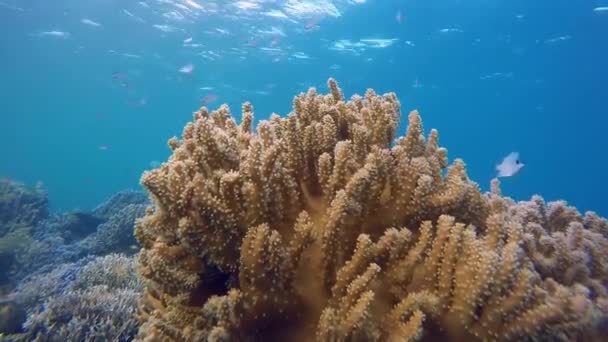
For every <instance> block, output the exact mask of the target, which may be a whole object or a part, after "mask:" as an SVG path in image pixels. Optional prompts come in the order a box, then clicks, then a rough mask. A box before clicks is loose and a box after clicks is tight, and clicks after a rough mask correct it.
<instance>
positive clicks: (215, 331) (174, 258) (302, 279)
mask: <svg viewBox="0 0 608 342" xmlns="http://www.w3.org/2000/svg"><path fill="white" fill-rule="evenodd" d="M328 85H329V89H330V93H329V94H327V95H320V94H317V92H316V90H315V89H310V90H309V91H308V92H307V93H306V94H300V95H299V96H297V97H296V98H295V99H294V101H293V112H291V113H290V114H289V115H287V116H286V117H284V118H283V117H279V116H278V115H276V114H273V115H272V116H271V118H270V119H269V120H268V121H261V122H260V123H259V124H258V126H257V130H256V132H252V123H253V109H252V106H251V105H250V104H249V103H245V104H244V105H243V108H242V112H243V117H242V120H241V123H240V124H237V123H236V121H235V120H234V119H233V118H232V116H231V114H230V112H229V109H228V107H227V106H225V105H224V106H221V107H220V108H219V109H217V110H215V111H213V112H209V111H208V110H207V109H206V108H205V107H203V108H202V109H201V110H199V111H198V112H196V113H194V119H193V122H191V123H189V124H188V125H186V127H185V128H184V131H183V135H182V138H181V139H177V138H172V139H170V140H169V142H168V144H169V147H170V148H171V149H172V150H173V154H172V156H171V157H170V158H169V160H168V161H167V162H166V163H164V164H163V165H162V166H161V167H160V168H158V169H155V170H152V171H149V172H146V173H144V175H143V176H142V181H141V182H142V184H143V185H144V186H145V187H146V188H147V190H148V191H149V194H150V197H151V199H152V200H153V202H154V207H153V208H150V209H149V210H148V211H147V213H146V216H145V217H144V218H142V219H140V220H138V222H137V224H136V236H137V239H138V240H139V241H140V243H141V245H142V246H143V249H142V250H141V252H140V255H139V262H140V272H141V274H142V276H143V277H144V279H145V283H146V289H145V292H144V295H143V300H142V306H141V309H140V319H141V322H142V327H141V328H140V331H139V336H138V338H139V339H140V340H146V341H156V340H163V341H197V340H209V341H257V340H260V341H286V340H289V341H310V340H318V341H370V340H377V341H404V340H420V339H428V340H455V341H459V340H462V341H468V340H471V341H472V340H522V339H547V340H577V339H578V340H583V339H585V340H592V339H599V336H601V333H605V332H606V317H608V305H607V302H606V300H607V299H608V296H606V286H607V285H608V277H607V276H606V266H605V265H606V263H605V260H606V258H607V257H608V248H606V244H607V243H608V240H607V234H608V230H607V229H608V227H607V223H606V220H605V219H602V218H599V217H597V215H594V214H592V213H587V214H585V216H581V215H580V214H579V213H578V212H576V211H573V210H572V209H569V208H567V207H566V206H564V205H563V204H560V203H557V204H545V203H543V202H542V201H541V200H539V199H538V198H534V199H533V200H532V202H530V203H529V204H528V203H523V202H522V203H515V202H513V201H512V200H510V199H508V198H504V197H502V196H501V195H500V190H499V185H498V181H496V182H494V183H493V186H492V188H493V191H492V193H490V194H482V193H481V192H480V190H479V188H478V186H477V185H476V184H475V183H473V182H471V181H470V180H469V179H468V177H467V175H466V172H465V165H464V163H463V162H462V161H461V160H455V161H454V162H453V163H452V164H451V165H448V159H447V151H446V150H445V149H444V148H441V147H439V144H438V133H437V131H436V130H431V131H430V134H429V136H428V138H427V139H425V138H424V137H423V129H422V123H421V119H420V116H419V114H418V113H417V112H416V111H413V112H411V113H410V114H409V117H408V121H409V125H408V127H407V132H406V135H405V136H404V137H400V138H397V139H396V140H395V132H396V129H397V126H398V119H399V117H400V104H399V102H398V100H397V98H396V96H395V94H393V93H389V94H385V95H377V94H376V93H374V92H373V91H372V90H368V91H367V92H366V93H365V95H364V96H363V97H360V96H353V97H352V98H351V99H350V100H349V101H346V100H345V99H344V97H343V94H342V92H341V91H340V89H339V88H338V85H337V83H336V82H335V81H334V80H331V79H330V80H329V82H328Z"/></svg>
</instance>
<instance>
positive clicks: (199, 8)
mask: <svg viewBox="0 0 608 342" xmlns="http://www.w3.org/2000/svg"><path fill="white" fill-rule="evenodd" d="M186 3H187V4H188V5H189V6H191V7H193V8H196V9H197V10H202V9H203V6H201V5H199V4H198V3H197V2H194V1H192V0H186Z"/></svg>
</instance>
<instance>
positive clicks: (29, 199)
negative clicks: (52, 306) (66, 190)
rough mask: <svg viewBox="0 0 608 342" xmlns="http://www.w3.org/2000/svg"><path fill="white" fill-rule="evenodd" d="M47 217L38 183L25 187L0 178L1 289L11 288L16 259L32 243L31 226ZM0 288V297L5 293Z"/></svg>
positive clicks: (19, 265)
mask: <svg viewBox="0 0 608 342" xmlns="http://www.w3.org/2000/svg"><path fill="white" fill-rule="evenodd" d="M47 216H48V197H47V193H46V191H45V190H44V188H43V187H42V184H41V183H38V184H36V186H35V187H34V188H28V187H26V186H25V185H24V184H22V183H17V182H15V181H12V180H10V179H7V178H0V287H1V288H7V287H10V286H11V285H12V283H13V282H14V278H15V276H16V274H18V273H19V272H20V270H21V269H22V266H23V264H22V263H21V262H20V260H19V258H18V256H19V255H20V254H21V253H22V252H24V251H26V250H27V249H28V248H29V246H30V244H31V242H32V238H31V234H32V230H33V227H34V226H35V225H36V224H37V223H38V222H39V221H41V220H43V219H44V218H46V217H47ZM1 288H0V294H2V293H3V292H5V290H3V289H1Z"/></svg>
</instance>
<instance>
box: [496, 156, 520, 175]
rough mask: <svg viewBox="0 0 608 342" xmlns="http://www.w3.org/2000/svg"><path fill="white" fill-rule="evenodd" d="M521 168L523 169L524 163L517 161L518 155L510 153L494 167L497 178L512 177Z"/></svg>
mask: <svg viewBox="0 0 608 342" xmlns="http://www.w3.org/2000/svg"><path fill="white" fill-rule="evenodd" d="M522 167H524V163H522V162H521V161H520V160H519V153H518V152H511V153H509V155H508V156H506V157H505V159H503V160H502V163H500V164H498V165H496V171H498V175H497V177H511V176H514V175H515V174H516V173H517V172H519V170H521V168H522Z"/></svg>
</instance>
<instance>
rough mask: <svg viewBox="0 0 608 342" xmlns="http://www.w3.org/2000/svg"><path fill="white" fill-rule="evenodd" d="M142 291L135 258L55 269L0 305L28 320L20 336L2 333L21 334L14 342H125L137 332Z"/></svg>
mask: <svg viewBox="0 0 608 342" xmlns="http://www.w3.org/2000/svg"><path fill="white" fill-rule="evenodd" d="M142 289H143V284H142V282H141V280H140V279H139V278H138V277H137V269H136V261H135V259H134V258H133V257H127V256H124V255H119V254H109V255H106V256H103V257H97V258H84V259H81V260H79V261H78V262H75V263H69V264H63V265H59V266H57V267H56V268H55V269H53V270H52V271H49V272H45V273H37V274H35V275H32V276H30V277H28V278H27V279H26V280H25V281H23V282H22V283H21V284H20V286H19V287H18V288H17V290H16V291H15V292H14V293H12V294H11V295H9V296H7V299H5V300H3V301H0V306H2V307H7V308H11V309H13V310H15V309H19V310H22V311H27V314H28V318H27V321H25V319H24V317H21V318H22V320H21V321H19V326H20V325H21V323H23V322H24V321H25V322H24V324H23V331H16V330H15V329H14V328H13V330H10V331H9V330H0V332H4V333H15V332H20V333H19V334H15V335H12V336H11V338H12V339H13V340H16V341H32V340H40V341H67V340H70V341H76V340H78V341H92V340H100V341H128V340H131V339H132V338H133V337H134V336H135V333H136V332H137V328H138V326H139V323H138V321H137V318H136V315H135V313H136V310H137V302H138V298H139V297H140V296H141V292H142ZM0 314H3V312H2V311H0ZM23 316H24V315H23ZM14 325H15V324H13V326H14Z"/></svg>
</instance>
